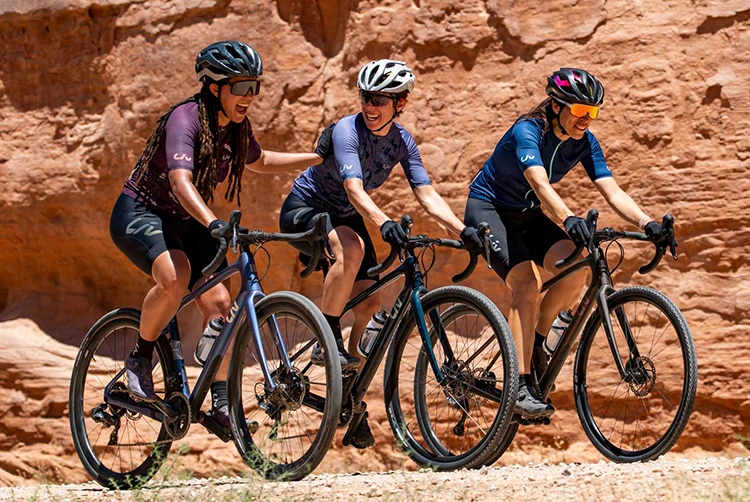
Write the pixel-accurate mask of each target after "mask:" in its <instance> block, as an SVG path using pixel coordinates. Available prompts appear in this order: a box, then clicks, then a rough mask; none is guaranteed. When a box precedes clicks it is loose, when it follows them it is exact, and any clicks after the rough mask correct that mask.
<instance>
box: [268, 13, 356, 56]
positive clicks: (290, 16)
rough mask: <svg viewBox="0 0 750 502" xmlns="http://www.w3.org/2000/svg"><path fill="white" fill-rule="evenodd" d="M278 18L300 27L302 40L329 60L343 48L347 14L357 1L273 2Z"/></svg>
mask: <svg viewBox="0 0 750 502" xmlns="http://www.w3.org/2000/svg"><path fill="white" fill-rule="evenodd" d="M276 5H277V9H278V13H279V16H280V17H281V19H283V20H284V21H286V22H287V23H290V24H292V23H294V24H298V25H299V26H300V29H301V30H302V34H303V35H304V37H305V40H307V41H308V42H310V43H311V44H313V45H314V46H315V47H317V48H318V49H320V50H321V52H322V53H323V54H324V55H325V56H326V57H327V58H332V57H334V56H335V55H336V54H338V53H339V52H340V51H341V49H342V48H343V47H344V41H345V40H346V23H347V21H348V20H349V12H351V11H352V10H356V9H357V6H358V5H359V0H350V1H339V0H277V2H276Z"/></svg>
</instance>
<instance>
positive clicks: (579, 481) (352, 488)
mask: <svg viewBox="0 0 750 502" xmlns="http://www.w3.org/2000/svg"><path fill="white" fill-rule="evenodd" d="M375 499H382V500H389V501H393V502H396V501H399V502H401V501H436V500H442V501H446V502H447V501H450V502H453V501H495V500H514V501H525V500H529V501H535V502H536V501H539V500H550V499H552V500H555V499H556V500H576V501H579V500H592V501H601V502H609V501H613V502H614V501H616V502H627V501H663V500H668V501H672V500H675V501H677V500H679V501H692V500H716V501H718V500H727V501H748V500H750V461H748V459H746V458H736V459H727V458H706V459H700V460H689V459H679V460H664V459H660V460H657V461H654V462H647V463H640V464H613V463H608V462H604V461H601V462H599V463H596V464H554V465H551V464H529V465H513V466H506V467H491V468H484V469H481V470H476V471H459V472H450V473H438V472H430V471H420V472H406V471H394V472H388V473H367V474H359V473H357V474H346V475H343V474H342V475H329V474H324V475H319V476H310V477H308V478H306V479H304V480H302V481H298V482H295V483H268V482H264V481H262V480H261V479H259V478H255V477H253V478H227V477H225V478H217V479H211V480H197V479H193V480H188V481H169V482H161V483H154V482H152V483H150V484H149V485H147V487H145V488H143V489H141V490H138V491H133V492H112V491H108V490H104V489H103V488H101V487H100V486H99V485H97V484H95V483H87V484H82V485H43V486H29V487H20V488H0V500H2V501H6V500H38V501H61V502H62V501H74V500H75V501H77V500H85V501H104V500H107V501H109V500H121V501H138V502H140V501H175V502H176V501H179V502H193V501H195V502H199V501H200V502H211V501H235V500H264V501H265V500H274V501H286V500H290V501H291V500H310V501H314V500H315V501H317V500H324V501H326V502H332V501H350V500H375Z"/></svg>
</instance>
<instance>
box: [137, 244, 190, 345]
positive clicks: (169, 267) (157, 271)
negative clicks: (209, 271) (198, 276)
mask: <svg viewBox="0 0 750 502" xmlns="http://www.w3.org/2000/svg"><path fill="white" fill-rule="evenodd" d="M151 277H153V278H154V281H156V285H155V286H154V287H153V288H151V290H149V292H148V293H146V298H144V299H143V307H142V308H141V338H143V339H144V340H148V341H151V342H153V341H155V340H156V339H157V338H159V335H160V334H161V332H162V331H163V330H164V328H165V327H166V326H167V324H168V323H169V321H170V320H171V319H172V318H173V317H174V316H175V314H176V313H177V309H178V308H179V307H180V302H181V301H182V298H183V297H184V296H185V295H186V294H187V292H188V289H187V288H188V283H189V282H190V262H189V261H188V258H187V255H185V253H184V252H182V251H180V250H179V249H169V250H167V251H165V252H163V253H162V254H160V255H159V256H158V257H157V258H156V260H154V264H153V265H152V267H151Z"/></svg>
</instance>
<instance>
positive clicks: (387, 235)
mask: <svg viewBox="0 0 750 502" xmlns="http://www.w3.org/2000/svg"><path fill="white" fill-rule="evenodd" d="M380 235H381V236H382V237H383V240H384V241H385V242H387V243H388V244H390V245H391V246H397V247H402V246H404V245H405V244H406V243H407V242H409V237H408V236H407V235H406V232H404V229H403V228H401V225H399V224H398V223H397V222H395V221H393V220H388V221H386V222H385V223H383V224H382V225H380Z"/></svg>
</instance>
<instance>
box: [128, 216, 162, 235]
mask: <svg viewBox="0 0 750 502" xmlns="http://www.w3.org/2000/svg"><path fill="white" fill-rule="evenodd" d="M144 219H145V218H136V219H134V220H133V221H131V222H130V223H128V226H127V227H125V233H126V234H127V235H133V234H137V233H139V232H141V231H143V235H145V236H151V235H159V234H161V233H163V232H162V231H161V230H159V229H157V228H154V225H158V222H156V221H149V222H146V223H144V224H143V225H141V226H140V227H138V228H135V224H136V223H138V222H139V221H142V220H144Z"/></svg>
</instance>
